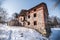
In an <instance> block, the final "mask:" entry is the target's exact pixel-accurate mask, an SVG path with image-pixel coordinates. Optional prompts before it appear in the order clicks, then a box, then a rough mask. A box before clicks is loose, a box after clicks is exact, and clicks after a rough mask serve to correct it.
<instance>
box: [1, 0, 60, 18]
mask: <svg viewBox="0 0 60 40" xmlns="http://www.w3.org/2000/svg"><path fill="white" fill-rule="evenodd" d="M41 2H45V3H46V4H47V7H48V11H49V14H50V16H58V17H60V14H59V13H60V11H59V10H60V9H59V8H58V7H56V8H55V9H54V7H53V5H54V4H55V2H53V1H50V0H5V1H4V2H3V3H2V7H3V8H5V9H6V11H7V12H8V13H9V14H10V15H11V14H13V13H15V12H17V13H19V12H20V10H22V9H30V8H32V7H34V6H36V5H37V4H39V3H41Z"/></svg>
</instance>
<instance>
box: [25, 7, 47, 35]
mask: <svg viewBox="0 0 60 40" xmlns="http://www.w3.org/2000/svg"><path fill="white" fill-rule="evenodd" d="M34 13H36V17H34ZM28 15H30V18H28ZM44 19H45V18H44V9H43V7H40V8H36V11H34V10H31V11H30V13H29V12H28V13H27V19H26V20H27V22H26V25H25V26H26V27H29V28H33V29H36V30H38V31H39V32H41V33H42V34H45V32H46V30H45V21H44ZM34 21H37V25H34ZM28 22H30V25H28Z"/></svg>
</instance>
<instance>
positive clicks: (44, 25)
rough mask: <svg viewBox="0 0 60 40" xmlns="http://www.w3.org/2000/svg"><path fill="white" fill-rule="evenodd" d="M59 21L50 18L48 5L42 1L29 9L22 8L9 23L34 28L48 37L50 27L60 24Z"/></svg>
mask: <svg viewBox="0 0 60 40" xmlns="http://www.w3.org/2000/svg"><path fill="white" fill-rule="evenodd" d="M59 21H60V20H59ZM59 21H58V20H56V18H50V17H49V13H48V8H47V5H46V4H45V3H40V4H38V5H36V6H35V7H32V8H30V9H28V10H26V9H23V10H21V12H20V13H19V15H18V16H17V18H16V19H15V21H10V22H9V23H8V25H11V26H14V25H15V26H16V25H17V26H21V27H27V28H32V29H35V30H37V31H38V32H40V33H41V34H42V35H44V36H46V37H48V36H49V35H50V33H51V29H50V28H52V27H53V26H60V22H59Z"/></svg>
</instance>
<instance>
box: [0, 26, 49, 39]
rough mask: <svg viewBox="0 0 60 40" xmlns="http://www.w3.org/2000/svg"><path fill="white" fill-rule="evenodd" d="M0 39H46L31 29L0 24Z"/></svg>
mask: <svg viewBox="0 0 60 40" xmlns="http://www.w3.org/2000/svg"><path fill="white" fill-rule="evenodd" d="M0 40H48V39H47V38H45V37H43V36H42V35H41V34H40V33H38V32H37V31H35V30H33V29H28V28H24V27H8V26H6V25H0Z"/></svg>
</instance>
